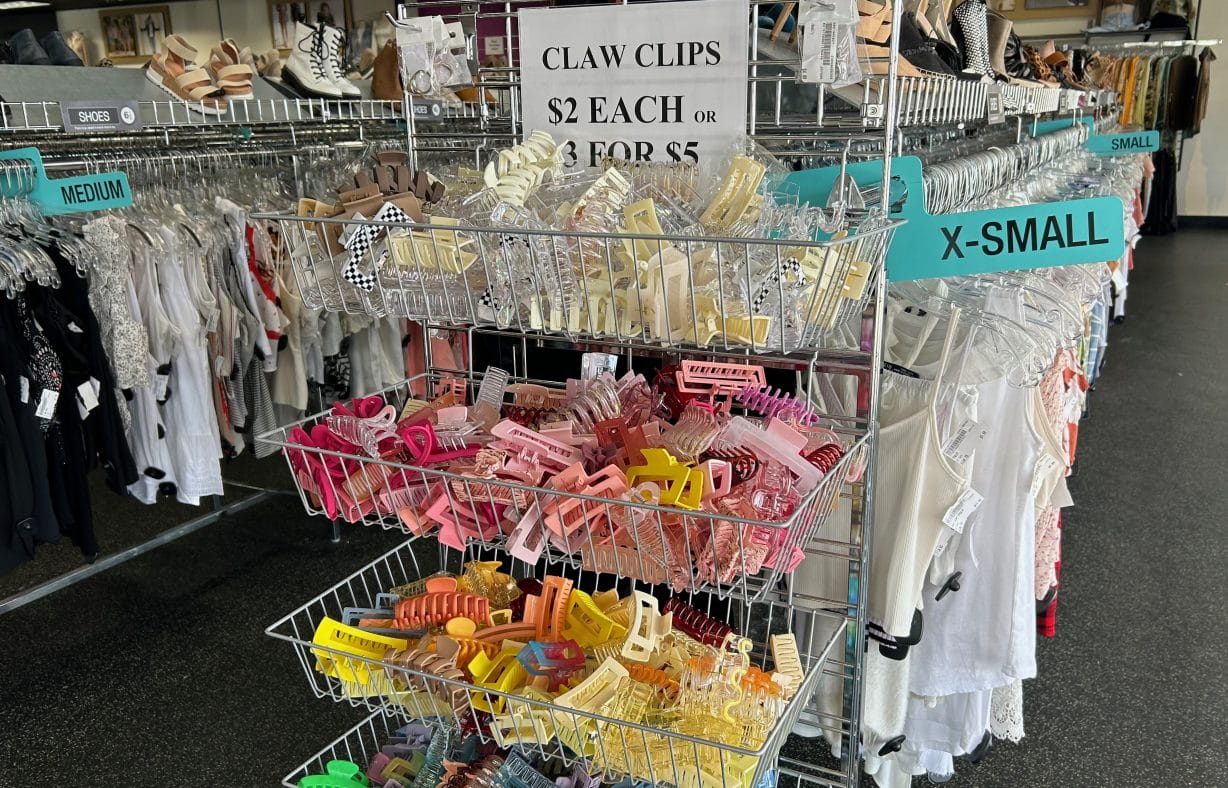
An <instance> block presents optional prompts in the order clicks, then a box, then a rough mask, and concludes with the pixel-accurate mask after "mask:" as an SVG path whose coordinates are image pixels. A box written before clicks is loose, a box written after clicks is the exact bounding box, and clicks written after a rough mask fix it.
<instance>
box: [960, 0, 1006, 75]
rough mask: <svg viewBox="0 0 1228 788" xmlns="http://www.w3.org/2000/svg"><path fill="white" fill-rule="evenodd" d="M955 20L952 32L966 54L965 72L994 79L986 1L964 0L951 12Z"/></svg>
mask: <svg viewBox="0 0 1228 788" xmlns="http://www.w3.org/2000/svg"><path fill="white" fill-rule="evenodd" d="M951 16H952V18H953V19H954V20H955V23H954V25H953V26H952V32H953V33H954V34H955V39H956V40H957V41H959V42H960V51H961V52H963V53H964V72H965V73H967V74H972V75H974V76H977V77H985V78H988V79H993V78H994V77H995V76H996V75H995V73H994V67H993V62H992V61H991V60H990V57H989V6H988V5H987V4H986V3H985V0H963V2H962V3H960V4H959V5H957V6H955V9H954V10H953V11H952V12H951Z"/></svg>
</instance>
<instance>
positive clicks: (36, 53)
mask: <svg viewBox="0 0 1228 788" xmlns="http://www.w3.org/2000/svg"><path fill="white" fill-rule="evenodd" d="M9 46H10V47H12V49H13V62H14V63H17V64H19V65H22V66H50V65H51V58H50V57H48V55H47V50H45V49H43V48H42V47H41V46H39V43H38V40H37V39H36V38H34V31H33V30H31V29H30V28H28V27H27V28H26V29H25V30H18V31H17V32H16V33H14V34H13V37H12V38H10V39H9Z"/></svg>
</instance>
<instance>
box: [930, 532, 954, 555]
mask: <svg viewBox="0 0 1228 788" xmlns="http://www.w3.org/2000/svg"><path fill="white" fill-rule="evenodd" d="M954 538H955V532H954V531H952V530H951V529H949V528H947V529H943V532H942V533H941V534H939V535H938V546H937V547H935V548H934V558H941V557H942V554H943V553H945V552H946V551H947V548H948V547H950V546H951V540H952V539H954Z"/></svg>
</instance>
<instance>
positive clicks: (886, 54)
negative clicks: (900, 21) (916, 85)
mask: <svg viewBox="0 0 1228 788" xmlns="http://www.w3.org/2000/svg"><path fill="white" fill-rule="evenodd" d="M857 12H858V15H859V17H858V20H857V55H858V57H860V58H861V60H862V65H863V66H864V65H869V67H870V69H869V76H875V77H882V76H886V75H887V74H888V73H889V71H890V68H891V49H890V48H889V47H888V46H887V44H888V43H890V41H891V3H889V2H888V3H884V4H881V5H880V4H879V3H876V2H874V0H857ZM896 72H897V73H898V74H899V75H900V76H901V77H923V76H926V74H925V73H924V72H922V71H921V70H920V69H919V68H917V67H916V66H914V65H913V64H912V63H909V62H908V61H907V60H906V59H905V58H904V57H903V56H901V57H900V60H899V64H898V66H897V67H896Z"/></svg>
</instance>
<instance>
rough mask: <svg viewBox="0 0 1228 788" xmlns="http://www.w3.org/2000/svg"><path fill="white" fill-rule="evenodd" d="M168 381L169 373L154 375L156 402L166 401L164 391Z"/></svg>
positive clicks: (168, 383) (169, 379) (169, 380)
mask: <svg viewBox="0 0 1228 788" xmlns="http://www.w3.org/2000/svg"><path fill="white" fill-rule="evenodd" d="M170 382H171V376H170V375H154V399H156V400H157V401H158V402H166V391H167V388H168V387H169V386H170Z"/></svg>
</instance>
